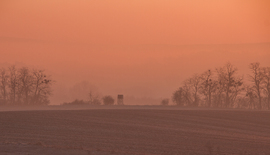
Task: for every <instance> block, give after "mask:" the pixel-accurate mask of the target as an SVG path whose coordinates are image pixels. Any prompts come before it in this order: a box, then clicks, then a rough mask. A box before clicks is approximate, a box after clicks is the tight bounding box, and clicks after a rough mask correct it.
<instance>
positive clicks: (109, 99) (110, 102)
mask: <svg viewBox="0 0 270 155" xmlns="http://www.w3.org/2000/svg"><path fill="white" fill-rule="evenodd" d="M103 104H104V105H113V104H114V99H113V98H112V97H111V96H109V95H108V96H104V97H103Z"/></svg>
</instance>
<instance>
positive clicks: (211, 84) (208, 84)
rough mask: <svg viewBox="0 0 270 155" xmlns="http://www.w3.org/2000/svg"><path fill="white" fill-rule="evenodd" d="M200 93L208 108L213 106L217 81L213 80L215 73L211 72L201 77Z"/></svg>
mask: <svg viewBox="0 0 270 155" xmlns="http://www.w3.org/2000/svg"><path fill="white" fill-rule="evenodd" d="M201 81H202V82H201V84H200V88H199V89H200V93H201V94H203V95H204V97H205V101H206V106H208V107H211V106H212V94H213V93H214V91H215V88H216V85H217V81H215V80H214V79H213V73H212V71H211V70H208V71H206V72H204V73H203V74H202V75H201Z"/></svg>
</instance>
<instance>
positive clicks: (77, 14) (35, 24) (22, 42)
mask: <svg viewBox="0 0 270 155" xmlns="http://www.w3.org/2000/svg"><path fill="white" fill-rule="evenodd" d="M269 58H270V1H269V0H218V1H216V0H129V1H126V0H114V1H111V0H102V1H97V0H53V1H48V0H38V1H37V0H20V1H18V0H1V1H0V66H8V65H11V64H17V65H19V66H20V65H26V66H30V67H36V68H42V69H46V71H47V72H48V73H49V74H51V75H52V77H53V79H55V81H56V82H55V85H54V96H53V97H52V99H51V100H52V102H53V103H55V104H58V103H59V102H62V101H64V100H67V99H68V96H69V95H67V92H66V91H67V90H69V89H72V87H75V86H74V85H80V84H81V83H83V82H85V81H87V82H88V83H89V85H91V87H92V88H93V87H95V89H96V88H97V89H98V90H99V91H100V92H101V93H102V94H104V95H114V96H115V95H116V94H119V93H121V94H124V95H128V96H135V97H150V98H166V97H168V98H170V97H171V94H172V92H173V91H174V90H176V89H177V88H178V87H179V86H180V85H181V83H182V81H183V80H184V79H185V78H187V77H190V76H192V75H193V74H195V73H201V72H204V71H205V70H208V69H215V68H216V67H220V66H222V65H224V64H225V63H226V62H231V63H232V64H234V65H235V66H237V67H238V68H239V70H240V71H241V72H240V73H241V74H247V73H248V64H249V63H251V62H257V61H258V62H260V63H261V64H262V65H263V66H270V61H269Z"/></svg>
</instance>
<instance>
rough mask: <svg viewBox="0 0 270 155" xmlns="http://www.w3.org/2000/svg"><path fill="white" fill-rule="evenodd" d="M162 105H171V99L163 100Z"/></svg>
mask: <svg viewBox="0 0 270 155" xmlns="http://www.w3.org/2000/svg"><path fill="white" fill-rule="evenodd" d="M161 105H169V99H168V98H166V99H163V100H162V101H161Z"/></svg>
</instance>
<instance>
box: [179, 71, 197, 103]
mask: <svg viewBox="0 0 270 155" xmlns="http://www.w3.org/2000/svg"><path fill="white" fill-rule="evenodd" d="M200 82H201V77H200V76H199V75H198V74H195V75H194V76H193V77H191V78H189V79H187V80H186V81H184V86H183V91H184V98H185V100H186V103H187V105H189V106H198V105H199V101H200V97H199V86H200Z"/></svg>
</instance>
